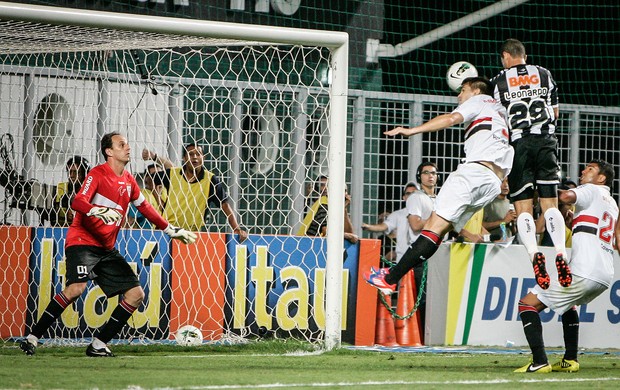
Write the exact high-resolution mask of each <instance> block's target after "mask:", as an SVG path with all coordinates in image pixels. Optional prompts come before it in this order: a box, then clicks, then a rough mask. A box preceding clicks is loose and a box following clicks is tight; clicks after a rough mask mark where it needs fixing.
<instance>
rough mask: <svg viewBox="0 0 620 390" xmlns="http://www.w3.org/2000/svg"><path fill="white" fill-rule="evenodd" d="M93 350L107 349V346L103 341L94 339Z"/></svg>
mask: <svg viewBox="0 0 620 390" xmlns="http://www.w3.org/2000/svg"><path fill="white" fill-rule="evenodd" d="M92 344H93V348H95V349H101V348H105V347H106V345H105V343H104V342H103V341H101V340H99V339H98V338H96V337H95V338H93V343H92Z"/></svg>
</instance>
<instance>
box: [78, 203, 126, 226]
mask: <svg viewBox="0 0 620 390" xmlns="http://www.w3.org/2000/svg"><path fill="white" fill-rule="evenodd" d="M86 215H88V216H89V217H97V218H99V219H100V220H102V221H103V222H104V223H105V224H106V225H107V224H110V223H114V222H117V221H120V220H121V218H123V216H122V215H121V213H119V212H118V211H116V210H114V209H112V208H109V207H93V208H92V209H90V211H89V212H88V214H86Z"/></svg>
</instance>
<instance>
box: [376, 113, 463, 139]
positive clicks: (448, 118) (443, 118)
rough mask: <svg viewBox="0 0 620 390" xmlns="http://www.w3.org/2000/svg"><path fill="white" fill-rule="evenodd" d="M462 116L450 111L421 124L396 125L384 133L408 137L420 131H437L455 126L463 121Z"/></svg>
mask: <svg viewBox="0 0 620 390" xmlns="http://www.w3.org/2000/svg"><path fill="white" fill-rule="evenodd" d="M463 120H464V118H463V116H462V115H461V114H459V113H458V112H452V113H449V114H443V115H439V116H436V117H434V118H433V119H431V120H430V121H428V122H426V123H424V124H423V125H420V126H416V127H412V128H405V127H396V128H394V129H392V130H388V131H386V132H385V133H384V134H385V135H392V136H393V135H399V134H400V135H404V136H406V137H410V136H412V135H415V134H421V133H430V132H434V131H439V130H443V129H446V128H448V127H452V126H456V125H458V124H459V123H463Z"/></svg>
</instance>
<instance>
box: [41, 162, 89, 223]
mask: <svg viewBox="0 0 620 390" xmlns="http://www.w3.org/2000/svg"><path fill="white" fill-rule="evenodd" d="M65 168H66V169H67V179H68V180H67V181H64V182H61V183H58V185H57V186H56V194H55V196H54V205H53V207H52V210H51V213H50V223H51V225H52V226H58V227H67V226H69V225H71V223H72V222H73V216H74V211H73V210H72V209H71V207H70V206H71V202H73V198H74V197H75V195H76V194H77V193H78V192H79V190H80V187H82V184H83V183H84V179H86V175H87V174H88V171H90V164H89V162H88V160H87V159H85V158H84V157H81V156H73V157H71V158H70V159H69V160H67V163H66V164H65Z"/></svg>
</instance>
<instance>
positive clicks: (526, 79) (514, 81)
mask: <svg viewBox="0 0 620 390" xmlns="http://www.w3.org/2000/svg"><path fill="white" fill-rule="evenodd" d="M508 84H509V85H510V86H511V87H518V86H520V85H531V84H540V79H539V78H538V75H535V74H532V75H525V76H517V77H509V78H508Z"/></svg>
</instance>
